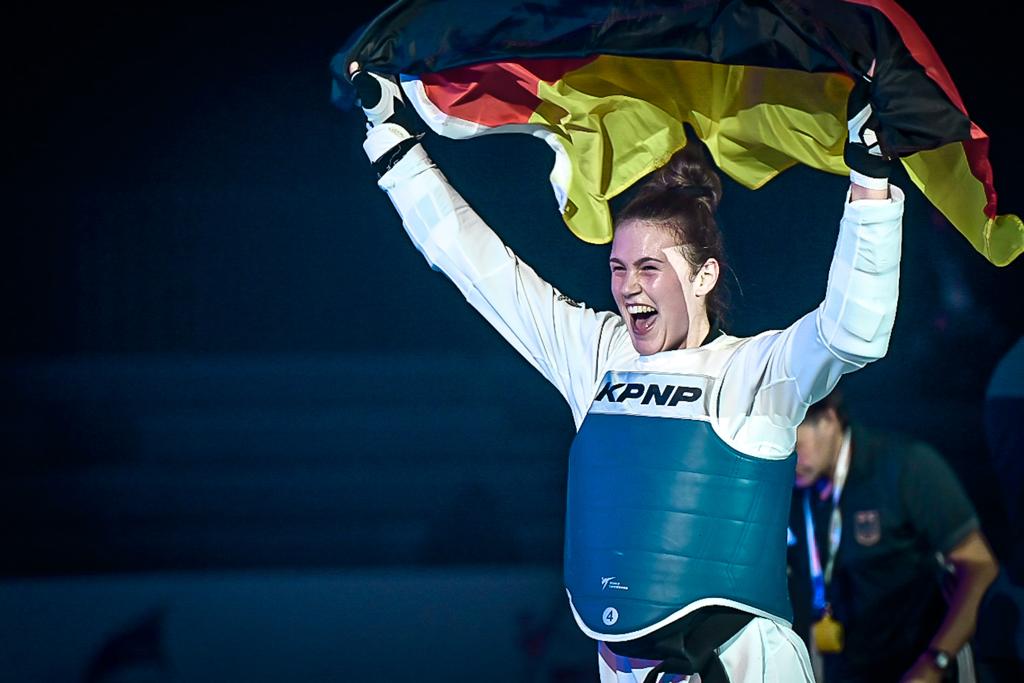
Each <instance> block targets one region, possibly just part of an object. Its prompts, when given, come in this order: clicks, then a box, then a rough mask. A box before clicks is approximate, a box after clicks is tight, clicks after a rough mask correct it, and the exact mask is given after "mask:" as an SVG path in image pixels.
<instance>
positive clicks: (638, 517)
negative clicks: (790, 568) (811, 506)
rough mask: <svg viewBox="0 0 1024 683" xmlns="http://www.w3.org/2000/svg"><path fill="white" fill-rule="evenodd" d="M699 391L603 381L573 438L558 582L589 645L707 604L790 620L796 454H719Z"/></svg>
mask: <svg viewBox="0 0 1024 683" xmlns="http://www.w3.org/2000/svg"><path fill="white" fill-rule="evenodd" d="M618 379H622V380H623V381H621V382H619V383H616V380H618ZM667 382H673V384H668V383H667ZM709 385H710V380H709V378H706V377H699V378H697V377H682V376H673V375H638V374H635V373H629V374H628V375H619V376H611V375H610V376H609V381H607V382H606V383H605V384H604V388H603V389H602V390H601V392H599V393H598V396H597V398H596V399H595V400H594V403H593V405H592V406H591V408H590V411H589V412H588V414H587V417H586V419H585V420H584V422H583V424H582V426H581V428H580V430H579V433H578V434H577V435H576V439H575V441H574V442H573V445H572V450H571V451H570V456H569V486H568V506H567V512H566V533H565V584H566V588H567V590H568V592H569V598H570V600H571V602H572V607H573V611H574V613H575V615H576V618H577V620H578V621H579V622H580V624H581V626H582V627H583V630H584V631H586V632H587V633H588V635H590V636H592V637H595V638H600V639H605V640H613V641H614V640H629V639H632V638H637V637H640V636H642V635H646V634H647V633H650V632H652V631H654V630H655V629H657V628H660V627H661V626H663V625H665V624H667V623H670V622H672V621H674V620H676V619H678V618H680V617H682V616H683V615H685V614H687V613H689V612H691V611H693V610H695V609H698V608H700V607H702V606H704V605H706V604H727V605H731V606H733V607H736V608H739V609H744V610H745V611H750V612H753V613H755V614H762V615H766V616H771V617H774V618H776V619H779V620H782V621H786V622H791V621H792V619H793V616H792V608H791V606H790V603H789V594H788V590H787V583H786V524H787V520H788V515H789V505H790V496H791V492H792V487H793V480H794V476H795V464H796V455H795V454H793V455H790V456H789V457H788V458H786V459H784V460H765V459H762V458H754V457H750V456H747V455H744V454H742V453H740V452H739V451H736V450H735V449H733V448H731V447H730V446H728V445H727V444H726V443H725V442H724V441H722V439H721V438H720V437H719V436H718V435H717V434H715V432H714V430H713V429H712V428H711V425H710V424H709V422H707V421H706V412H707V408H706V401H707V388H708V386H709ZM673 401H674V403H673ZM702 416H705V419H699V418H700V417H702ZM695 418H697V419H695Z"/></svg>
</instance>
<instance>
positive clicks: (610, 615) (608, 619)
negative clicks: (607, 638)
mask: <svg viewBox="0 0 1024 683" xmlns="http://www.w3.org/2000/svg"><path fill="white" fill-rule="evenodd" d="M618 620H619V610H617V609H615V608H614V607H609V608H608V609H606V610H605V611H604V614H602V615H601V621H603V622H604V624H605V626H611V625H612V624H614V623H615V622H616V621H618Z"/></svg>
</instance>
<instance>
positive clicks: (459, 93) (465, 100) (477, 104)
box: [419, 57, 596, 127]
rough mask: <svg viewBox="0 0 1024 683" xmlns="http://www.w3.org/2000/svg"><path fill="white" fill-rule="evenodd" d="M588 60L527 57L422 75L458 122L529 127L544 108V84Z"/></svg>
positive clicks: (441, 105)
mask: <svg viewBox="0 0 1024 683" xmlns="http://www.w3.org/2000/svg"><path fill="white" fill-rule="evenodd" d="M594 59H596V57H588V58H583V59H524V60H518V61H510V62H487V63H484V64H474V65H472V66H462V67H457V68H454V69H446V70H444V71H440V72H438V73H424V74H421V75H420V77H419V78H420V80H421V81H422V82H423V87H424V90H425V91H426V95H427V97H428V98H430V101H431V102H433V103H434V105H435V106H436V107H437V108H438V109H440V110H441V111H443V112H444V113H446V114H448V115H449V116H453V117H455V118H459V119H463V120H465V121H472V122H474V123H479V124H482V125H485V126H490V127H497V126H503V125H508V124H517V123H519V124H522V123H528V122H529V120H530V116H532V115H533V112H534V111H536V110H537V107H538V106H540V103H541V101H540V98H538V97H537V91H538V89H539V85H540V82H541V81H544V82H546V83H553V82H555V81H557V80H559V79H560V78H562V77H563V76H564V75H565V74H567V73H569V72H570V71H574V70H576V69H579V68H580V67H582V66H584V65H585V64H588V63H590V62H592V61H593V60H594Z"/></svg>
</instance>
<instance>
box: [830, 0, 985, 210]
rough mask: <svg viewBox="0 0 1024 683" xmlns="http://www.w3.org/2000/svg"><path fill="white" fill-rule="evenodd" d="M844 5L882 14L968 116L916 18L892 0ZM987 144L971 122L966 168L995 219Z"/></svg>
mask: <svg viewBox="0 0 1024 683" xmlns="http://www.w3.org/2000/svg"><path fill="white" fill-rule="evenodd" d="M844 2H848V3H850V4H852V5H862V6H865V7H872V8H874V9H876V10H878V11H879V12H881V13H882V14H883V15H884V16H885V18H886V19H888V20H889V21H890V22H891V23H892V25H893V26H894V27H895V28H896V31H897V32H898V33H899V34H900V39H901V40H902V41H903V44H904V45H906V46H907V50H908V51H909V52H910V56H911V57H913V58H914V60H915V61H916V62H917V63H918V64H920V65H921V66H922V67H924V70H925V73H926V74H927V75H928V77H929V78H931V79H932V80H933V81H935V83H936V84H938V86H939V87H940V88H942V91H943V92H944V93H946V97H948V98H949V100H950V102H952V103H953V104H954V105H955V106H956V108H957V109H959V110H960V111H962V112H963V113H964V115H965V116H968V114H967V107H965V106H964V101H963V99H961V97H960V93H959V92H958V91H957V89H956V85H955V84H954V83H953V79H952V77H950V75H949V72H948V71H946V66H945V64H943V63H942V60H941V59H940V58H939V53H938V52H936V51H935V48H934V47H933V46H932V44H931V41H929V40H928V37H927V36H925V34H924V31H922V30H921V27H920V26H918V25H917V22H916V21H914V19H913V17H911V16H910V15H909V14H907V11H906V10H905V9H903V8H902V7H900V6H899V5H897V4H896V3H895V2H893V1H892V0H844ZM968 118H969V116H968ZM988 145H989V138H988V135H986V134H985V131H983V130H982V129H981V128H980V127H978V125H977V124H976V123H974V122H973V121H972V122H971V139H970V140H964V141H963V146H964V153H965V154H966V156H967V165H968V166H969V167H970V169H971V174H972V175H973V176H974V177H975V178H977V179H978V181H979V182H981V183H982V184H983V185H984V186H985V195H986V197H987V198H988V202H987V203H986V204H985V215H986V216H988V217H989V218H993V219H994V218H995V217H996V215H997V214H996V189H995V186H994V181H993V178H992V164H991V163H989V160H988Z"/></svg>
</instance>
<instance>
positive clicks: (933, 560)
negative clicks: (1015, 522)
mask: <svg viewBox="0 0 1024 683" xmlns="http://www.w3.org/2000/svg"><path fill="white" fill-rule="evenodd" d="M790 532H791V535H790V549H789V551H790V552H789V563H790V596H791V599H792V600H793V608H794V612H795V620H794V624H793V626H794V629H795V630H796V632H797V633H799V634H801V636H802V637H803V638H804V639H805V640H806V641H807V644H808V648H809V649H810V651H811V653H812V659H815V660H816V662H815V668H816V669H817V671H816V675H817V676H818V677H819V679H820V678H822V675H823V677H824V680H826V681H828V683H847V682H849V683H852V682H856V681H907V682H909V681H915V682H916V681H945V680H959V681H961V683H963V682H964V681H971V680H973V670H972V667H971V663H970V656H969V650H967V651H964V652H961V651H962V650H963V648H964V646H965V645H967V643H968V641H969V639H970V638H971V636H972V634H973V633H974V629H975V625H976V620H977V612H978V604H979V603H980V601H981V598H982V596H983V595H984V593H985V590H986V589H987V588H988V586H989V585H990V584H991V583H992V581H993V580H994V578H995V576H996V574H997V572H998V565H997V564H996V560H995V558H994V557H993V555H992V552H991V551H990V549H989V546H988V542H987V541H986V539H985V537H984V535H983V534H982V533H981V531H980V529H979V523H978V517H977V515H976V514H975V511H974V508H973V506H972V505H971V502H970V500H969V499H968V498H967V496H966V494H965V493H964V491H963V489H962V487H961V486H960V483H959V482H958V481H957V479H956V477H955V476H954V475H953V473H952V471H951V470H950V469H949V467H948V466H947V465H946V463H945V462H944V461H943V460H942V458H941V457H940V456H939V455H938V454H937V453H936V452H935V451H934V450H933V449H932V448H930V447H929V446H927V445H925V444H923V443H920V442H916V441H913V440H911V439H908V438H907V437H904V436H900V435H895V434H883V433H880V432H875V431H872V430H868V429H864V428H862V427H860V426H857V425H854V426H851V425H850V424H849V421H848V418H847V414H846V410H845V408H844V406H843V404H842V399H841V397H840V395H839V393H838V392H837V391H836V392H833V393H832V394H831V395H829V396H828V397H826V398H825V399H823V400H822V401H820V402H818V403H816V404H814V405H812V406H811V407H810V409H809V410H808V412H807V417H806V418H805V419H804V421H803V423H802V424H801V425H800V427H799V428H798V430H797V476H796V490H795V491H794V496H793V505H792V509H791V514H790ZM958 653H960V656H959V659H960V662H959V663H958V661H957V660H958V656H957V655H958Z"/></svg>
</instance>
